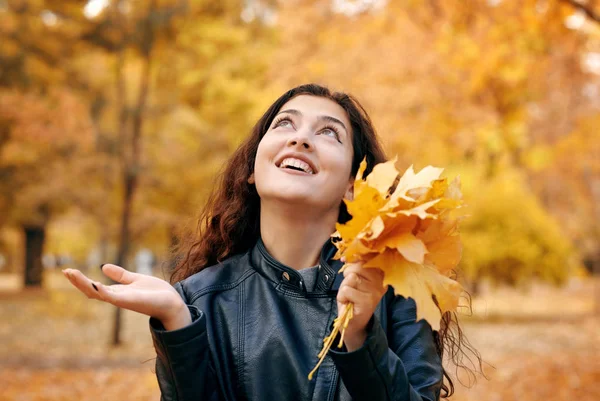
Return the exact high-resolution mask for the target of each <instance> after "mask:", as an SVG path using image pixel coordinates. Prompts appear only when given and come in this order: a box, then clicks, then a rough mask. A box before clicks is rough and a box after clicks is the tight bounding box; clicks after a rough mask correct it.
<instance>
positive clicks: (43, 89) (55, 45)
mask: <svg viewBox="0 0 600 401" xmlns="http://www.w3.org/2000/svg"><path fill="white" fill-rule="evenodd" d="M65 6H66V2H65ZM0 7H2V12H0V63H1V68H0V177H2V180H0V186H1V189H2V191H1V192H0V205H2V209H3V213H2V215H1V217H0V226H3V225H5V224H11V225H15V226H18V227H21V229H22V231H23V233H24V238H25V241H24V244H25V248H26V252H25V274H24V278H25V285H26V286H30V285H33V286H39V285H41V280H42V274H41V273H42V270H41V268H42V266H41V255H42V249H43V243H44V238H45V230H46V226H47V224H48V221H49V219H50V218H51V216H52V215H55V214H59V213H61V212H63V211H64V210H65V209H67V208H68V207H72V206H74V205H75V206H80V205H81V203H82V202H83V201H84V198H83V197H82V196H81V195H82V194H81V192H80V191H78V190H77V188H76V186H75V184H76V183H77V182H81V181H83V177H84V176H85V173H86V171H89V170H90V168H92V167H93V163H90V161H89V160H88V159H87V156H89V151H90V144H91V124H90V121H89V119H88V118H87V116H88V114H87V111H86V109H85V106H82V103H81V99H80V98H78V97H77V96H76V94H75V93H74V92H73V91H70V90H69V89H68V88H67V87H66V86H65V82H66V81H67V78H68V70H66V69H65V68H64V67H63V63H64V62H65V61H66V60H68V59H69V57H71V56H72V54H73V51H72V50H73V48H72V47H71V45H72V44H73V41H72V37H73V29H72V26H70V25H64V26H63V25H60V26H59V24H58V23H57V21H58V19H59V17H58V15H57V14H54V13H51V12H49V11H47V10H46V9H45V8H44V4H43V2H27V1H8V2H4V3H3V4H1V5H0Z"/></svg>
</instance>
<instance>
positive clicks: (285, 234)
mask: <svg viewBox="0 0 600 401" xmlns="http://www.w3.org/2000/svg"><path fill="white" fill-rule="evenodd" d="M307 209H308V208H307ZM337 218H338V211H337V210H332V211H328V212H327V213H325V214H323V213H315V212H314V211H306V210H300V211H299V210H298V207H297V205H281V204H270V203H269V204H268V205H265V203H264V202H261V209H260V235H261V238H262V241H263V243H264V244H265V247H266V248H267V251H269V253H270V254H271V255H272V256H273V257H274V258H275V259H277V260H278V261H279V262H281V263H283V264H285V265H287V266H289V267H291V268H293V269H296V270H299V269H303V268H306V267H310V266H315V265H316V264H318V263H319V256H320V254H321V248H322V247H323V244H324V243H325V241H327V240H328V239H329V237H330V236H331V234H332V233H333V232H334V231H335V223H336V221H337Z"/></svg>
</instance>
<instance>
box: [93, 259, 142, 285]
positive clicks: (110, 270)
mask: <svg viewBox="0 0 600 401" xmlns="http://www.w3.org/2000/svg"><path fill="white" fill-rule="evenodd" d="M100 269H101V270H102V273H104V274H105V275H106V276H107V277H108V278H110V279H112V280H114V281H116V282H117V283H121V284H131V283H133V282H134V281H135V280H136V278H137V277H136V276H137V274H136V273H132V272H130V271H128V270H125V269H123V268H122V267H120V266H117V265H112V264H108V263H107V264H104V265H102V266H101V267H100Z"/></svg>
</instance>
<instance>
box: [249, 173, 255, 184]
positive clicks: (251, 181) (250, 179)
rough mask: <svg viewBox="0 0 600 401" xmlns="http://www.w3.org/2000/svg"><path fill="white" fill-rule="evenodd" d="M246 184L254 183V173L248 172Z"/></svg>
mask: <svg viewBox="0 0 600 401" xmlns="http://www.w3.org/2000/svg"><path fill="white" fill-rule="evenodd" d="M248 184H254V173H252V174H250V177H248Z"/></svg>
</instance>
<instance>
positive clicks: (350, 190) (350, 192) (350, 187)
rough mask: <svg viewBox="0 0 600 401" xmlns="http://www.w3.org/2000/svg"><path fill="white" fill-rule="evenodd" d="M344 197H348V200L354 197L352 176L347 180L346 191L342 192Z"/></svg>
mask: <svg viewBox="0 0 600 401" xmlns="http://www.w3.org/2000/svg"><path fill="white" fill-rule="evenodd" d="M344 199H348V200H353V199H354V177H350V181H348V186H347V187H346V193H345V194H344Z"/></svg>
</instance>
